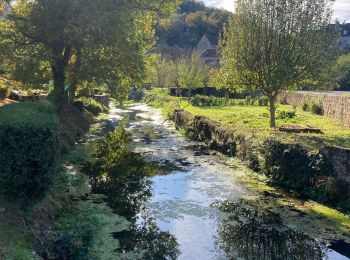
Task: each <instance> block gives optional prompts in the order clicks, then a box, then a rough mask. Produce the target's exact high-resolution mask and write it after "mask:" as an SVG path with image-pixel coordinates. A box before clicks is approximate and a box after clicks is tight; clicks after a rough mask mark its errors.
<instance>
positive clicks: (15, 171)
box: [0, 102, 59, 202]
mask: <svg viewBox="0 0 350 260" xmlns="http://www.w3.org/2000/svg"><path fill="white" fill-rule="evenodd" d="M58 150H59V120H58V117H57V116H56V108H55V107H54V106H53V105H51V104H50V103H46V102H30V103H16V104H12V105H8V106H3V107H0V192H1V193H2V194H3V195H4V196H6V197H7V198H8V199H14V200H19V201H22V202H32V201H34V200H37V199H40V198H41V197H42V196H43V195H44V194H45V193H46V191H47V190H48V188H49V187H50V183H51V180H52V175H53V174H54V171H55V165H56V160H57V154H58Z"/></svg>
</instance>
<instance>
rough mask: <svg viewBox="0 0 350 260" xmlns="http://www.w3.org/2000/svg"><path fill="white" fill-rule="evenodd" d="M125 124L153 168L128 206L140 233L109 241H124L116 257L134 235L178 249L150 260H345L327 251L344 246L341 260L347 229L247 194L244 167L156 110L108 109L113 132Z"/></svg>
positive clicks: (262, 194) (264, 196)
mask: <svg viewBox="0 0 350 260" xmlns="http://www.w3.org/2000/svg"><path fill="white" fill-rule="evenodd" d="M123 118H127V119H128V124H127V129H128V130H129V131H130V132H131V133H132V138H133V142H132V146H133V150H134V151H135V152H136V153H137V154H140V155H141V156H142V157H143V158H146V160H147V161H149V162H152V163H153V164H154V165H157V168H156V170H155V172H154V173H152V174H150V175H149V176H148V177H145V178H146V180H144V179H142V185H137V188H139V189H140V190H133V194H134V195H133V196H130V197H131V198H133V203H132V204H130V205H133V206H134V205H137V207H135V208H137V209H135V210H133V211H131V214H130V216H129V218H130V219H133V220H134V223H135V230H138V232H134V233H133V236H134V237H133V238H130V237H129V236H131V233H130V232H129V233H120V234H115V237H116V238H118V239H119V240H120V241H124V242H125V243H124V245H123V246H122V248H123V251H121V252H128V251H132V250H135V247H136V246H135V245H134V246H133V245H131V244H130V243H129V242H128V241H130V240H135V241H136V240H137V239H135V236H136V237H137V236H139V237H141V239H152V238H153V239H155V241H158V242H159V243H162V241H161V240H162V237H163V239H166V240H167V241H168V242H169V241H170V242H169V243H168V244H167V247H174V248H175V247H176V248H177V249H176V250H178V251H176V250H175V249H174V250H173V252H174V253H173V254H171V253H169V254H165V255H164V256H162V255H159V254H158V255H156V256H153V257H152V256H151V257H150V259H171V258H174V257H175V256H176V257H178V259H201V260H205V259H271V258H274V259H320V258H324V259H327V258H328V259H349V258H347V257H346V256H345V255H342V254H340V253H337V252H335V251H333V250H330V249H328V248H327V247H326V245H329V243H330V241H339V240H343V241H345V245H344V246H343V247H341V250H340V251H342V252H341V253H343V254H346V252H348V251H349V248H348V244H347V243H348V242H349V241H350V236H349V233H348V232H347V230H345V231H344V232H335V231H333V230H332V229H328V230H327V229H323V228H321V227H319V226H318V224H319V223H320V221H326V220H324V219H322V217H321V216H320V217H319V219H316V218H315V216H311V217H310V216H308V215H307V214H305V213H304V212H303V211H302V210H300V209H299V208H296V207H294V206H293V205H294V204H292V203H291V202H295V201H296V200H295V199H294V198H291V199H290V200H289V197H288V195H285V194H284V195H283V196H282V195H281V197H279V198H275V197H274V196H272V195H271V193H270V192H269V191H268V190H267V191H261V192H259V191H257V190H254V189H252V188H251V185H247V182H246V180H244V178H242V176H243V175H245V173H247V174H249V170H248V169H246V168H245V167H244V165H242V164H241V163H239V162H238V161H232V160H229V158H227V157H225V156H223V155H221V154H220V153H218V152H215V151H211V150H208V149H207V148H206V146H205V145H203V144H200V143H198V142H195V141H191V140H189V139H188V138H186V137H184V136H183V135H181V133H180V131H178V130H176V129H175V127H174V125H173V124H172V122H170V121H167V120H165V119H164V118H163V116H162V114H161V111H160V109H157V108H153V107H150V106H147V105H144V104H135V105H132V106H129V107H127V108H125V109H120V108H117V107H115V106H112V107H111V109H110V115H109V118H108V120H109V122H110V123H111V124H112V125H113V126H117V125H118V123H119V122H120V120H121V119H123ZM138 181H139V180H138ZM257 182H258V181H257ZM281 198H282V199H281ZM281 201H282V202H284V203H281ZM298 203H300V204H304V202H300V201H298ZM128 207H129V205H128ZM247 209H249V210H247ZM280 213H281V214H280ZM133 214H134V215H133ZM280 215H281V216H280ZM286 215H288V217H285V216H286ZM314 218H315V219H314ZM145 223H151V225H148V226H145ZM150 227H151V228H150ZM140 230H143V231H144V230H147V232H143V231H142V232H143V233H142V232H141V233H140ZM149 230H156V232H154V234H156V235H153V236H150V235H149V233H150V232H149ZM162 232H164V233H162ZM257 232H258V233H257ZM145 233H147V235H145V236H144V237H147V238H144V237H143V235H144V234H145ZM141 234H143V235H141ZM247 234H249V235H247ZM164 236H166V238H164ZM150 237H151V238H150ZM175 240H176V242H175ZM252 240H253V241H252ZM254 240H259V241H254ZM276 240H277V241H276ZM261 241H262V242H261ZM135 243H136V242H135ZM138 243H139V242H138ZM147 243H151V244H152V241H147ZM155 243H156V242H155ZM148 246H150V245H148ZM152 246H153V245H152ZM139 247H140V246H139ZM271 248H274V249H273V250H272V251H274V252H270V251H271ZM275 249H276V250H275ZM164 250H165V249H164ZM166 250H170V251H171V249H170V248H167V249H166ZM158 251H159V250H158ZM158 251H157V252H158ZM275 251H276V252H275ZM306 251H308V252H310V254H309V255H307V254H306V253H305V252H306ZM176 252H177V253H176ZM303 252H304V253H303ZM302 255H304V256H305V257H306V258H300V256H302Z"/></svg>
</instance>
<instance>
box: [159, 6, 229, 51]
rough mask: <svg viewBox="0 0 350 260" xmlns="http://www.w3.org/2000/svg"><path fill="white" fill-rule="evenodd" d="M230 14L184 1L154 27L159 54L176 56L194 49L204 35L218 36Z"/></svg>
mask: <svg viewBox="0 0 350 260" xmlns="http://www.w3.org/2000/svg"><path fill="white" fill-rule="evenodd" d="M229 15H230V12H228V11H225V10H222V9H217V8H211V7H207V6H205V5H204V4H203V3H202V2H198V1H193V0H185V1H184V2H183V3H182V4H181V5H180V7H179V8H178V10H177V12H176V13H175V14H174V15H173V16H172V17H170V18H166V19H162V20H161V21H160V22H159V24H158V25H157V27H156V35H157V38H158V44H157V48H158V51H159V52H161V53H166V54H170V55H172V56H176V55H177V54H178V53H179V52H181V53H183V52H187V51H189V50H191V49H192V48H194V47H195V46H196V45H197V43H198V42H199V40H200V38H201V37H202V36H203V34H205V33H209V34H213V35H219V34H220V32H221V31H222V28H223V26H224V24H225V23H226V22H227V20H228V18H229Z"/></svg>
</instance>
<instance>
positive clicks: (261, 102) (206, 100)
mask: <svg viewBox="0 0 350 260" xmlns="http://www.w3.org/2000/svg"><path fill="white" fill-rule="evenodd" d="M268 104H269V100H268V98H267V97H264V96H262V97H258V98H252V97H250V96H248V97H246V98H245V99H229V98H220V97H214V96H202V95H195V96H194V97H192V98H191V105H193V106H201V107H207V106H268Z"/></svg>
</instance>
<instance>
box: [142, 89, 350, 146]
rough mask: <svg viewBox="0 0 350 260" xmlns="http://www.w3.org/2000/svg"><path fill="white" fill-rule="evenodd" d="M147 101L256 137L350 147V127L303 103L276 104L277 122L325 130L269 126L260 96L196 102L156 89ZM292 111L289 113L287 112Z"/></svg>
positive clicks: (165, 108) (168, 111)
mask: <svg viewBox="0 0 350 260" xmlns="http://www.w3.org/2000/svg"><path fill="white" fill-rule="evenodd" d="M145 100H146V102H149V104H152V105H154V106H157V107H162V109H163V110H164V111H165V114H166V115H169V114H170V113H172V112H173V110H174V109H181V108H183V109H184V110H186V111H188V112H190V113H192V114H194V115H199V116H206V117H208V118H210V119H212V120H214V121H217V122H219V123H222V124H224V125H228V126H232V127H233V128H234V129H235V130H236V131H238V132H240V133H242V134H244V135H246V136H250V137H252V138H253V137H254V139H258V140H261V141H262V140H263V139H264V138H266V137H273V138H275V139H277V140H280V141H283V142H285V143H295V142H297V143H300V144H301V145H302V146H304V147H306V148H308V149H311V150H317V149H320V148H323V147H324V146H325V145H330V146H343V147H350V140H349V138H348V136H349V135H350V129H347V128H346V127H344V126H343V125H342V123H341V122H338V121H336V120H335V119H333V118H327V117H325V116H322V115H317V114H315V113H312V112H309V111H304V110H303V109H302V108H301V107H293V106H290V105H282V104H278V105H277V116H276V122H277V124H278V125H280V126H282V125H300V126H311V127H316V128H319V129H321V130H322V131H323V134H305V133H300V134H292V133H283V132H280V131H278V130H276V129H270V128H269V123H268V118H269V110H268V107H267V106H259V104H258V100H257V101H256V102H255V104H254V105H251V102H249V103H250V104H249V103H246V102H245V100H234V101H228V103H231V104H232V103H235V105H220V106H194V105H192V104H191V103H192V102H191V100H189V99H188V98H179V97H171V96H169V95H168V94H167V92H166V91H165V90H164V91H163V90H160V89H154V90H152V91H151V92H149V94H148V96H146V98H145ZM288 113H289V114H291V116H288V115H286V114H288Z"/></svg>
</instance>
